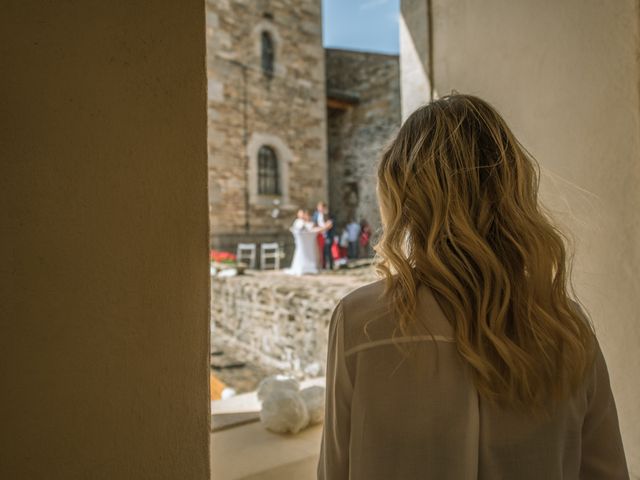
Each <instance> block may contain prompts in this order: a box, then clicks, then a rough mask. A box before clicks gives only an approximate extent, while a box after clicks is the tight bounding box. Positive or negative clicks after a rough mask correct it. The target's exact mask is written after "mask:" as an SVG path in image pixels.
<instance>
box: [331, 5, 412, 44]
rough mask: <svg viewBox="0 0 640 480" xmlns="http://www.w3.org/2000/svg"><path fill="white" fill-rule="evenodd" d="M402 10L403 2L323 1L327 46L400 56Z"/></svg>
mask: <svg viewBox="0 0 640 480" xmlns="http://www.w3.org/2000/svg"><path fill="white" fill-rule="evenodd" d="M399 10H400V0H322V16H323V19H322V20H323V21H322V30H323V37H324V46H325V47H329V48H344V49H349V50H364V51H367V52H379V53H392V54H397V53H398V51H399V44H398V17H399Z"/></svg>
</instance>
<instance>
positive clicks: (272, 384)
mask: <svg viewBox="0 0 640 480" xmlns="http://www.w3.org/2000/svg"><path fill="white" fill-rule="evenodd" d="M324 398H325V389H324V388H323V387H319V386H313V387H308V388H305V389H302V390H300V385H299V384H298V382H297V381H296V380H295V379H293V378H289V377H285V376H282V375H275V376H272V377H267V378H265V379H264V380H263V381H262V382H260V385H259V387H258V399H259V400H260V401H261V402H262V410H261V411H260V422H261V423H262V425H264V427H265V428H267V429H268V430H271V431H272V432H276V433H298V432H300V431H301V430H304V429H305V428H306V427H307V426H309V425H313V424H317V423H321V422H322V421H323V419H324Z"/></svg>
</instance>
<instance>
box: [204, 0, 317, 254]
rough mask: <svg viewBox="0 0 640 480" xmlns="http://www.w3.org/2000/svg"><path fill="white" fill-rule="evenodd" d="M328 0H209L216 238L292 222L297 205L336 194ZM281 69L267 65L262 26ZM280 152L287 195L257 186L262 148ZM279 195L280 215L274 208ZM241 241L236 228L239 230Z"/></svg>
mask: <svg viewBox="0 0 640 480" xmlns="http://www.w3.org/2000/svg"><path fill="white" fill-rule="evenodd" d="M320 4H321V2H320V0H271V1H269V2H263V1H256V0H208V1H207V3H206V11H207V74H208V117H209V120H208V132H209V135H208V149H209V195H210V201H209V203H210V212H209V216H210V223H211V243H212V245H213V246H216V247H220V246H222V245H225V244H228V243H230V241H229V238H228V237H229V235H236V236H237V235H238V234H247V238H248V239H251V238H252V237H253V236H255V235H258V236H261V237H264V236H265V235H267V236H269V235H271V234H273V235H274V237H275V235H276V234H282V232H286V229H287V228H288V227H289V225H290V224H291V222H292V221H293V218H294V215H295V211H296V209H298V208H300V207H312V206H313V204H315V202H317V201H318V200H320V199H326V198H327V162H326V108H325V85H324V82H325V74H324V49H323V47H322V35H321V8H320ZM263 32H268V34H269V35H271V38H272V39H273V43H274V52H275V62H274V65H275V69H274V71H273V74H272V75H268V74H266V73H265V72H264V71H263V69H262V65H261V35H262V34H263ZM262 145H266V146H269V147H271V148H272V149H273V150H274V151H275V152H276V155H277V157H278V160H279V170H280V176H281V178H280V185H281V190H282V191H281V195H280V196H278V197H270V196H261V195H258V193H257V173H256V170H257V168H256V167H257V152H258V149H259V148H260V147H261V146H262ZM274 200H277V201H278V202H279V205H278V206H277V208H278V209H279V215H278V218H276V219H274V218H273V217H272V215H271V213H272V210H273V209H274V207H275V206H276V205H275V204H274ZM234 241H235V237H234Z"/></svg>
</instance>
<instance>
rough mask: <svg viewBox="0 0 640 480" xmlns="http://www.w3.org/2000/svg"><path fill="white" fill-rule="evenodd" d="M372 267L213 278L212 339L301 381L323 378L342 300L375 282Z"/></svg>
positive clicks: (241, 354)
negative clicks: (335, 313) (331, 324)
mask: <svg viewBox="0 0 640 480" xmlns="http://www.w3.org/2000/svg"><path fill="white" fill-rule="evenodd" d="M375 278H376V277H375V273H374V272H373V269H372V268H370V267H365V268H358V269H350V270H348V271H346V272H345V271H341V272H340V273H337V272H336V273H331V274H321V275H314V276H306V277H291V276H289V275H286V274H284V273H280V272H255V273H252V274H250V275H239V276H237V277H228V278H224V277H222V278H220V277H212V278H211V308H212V310H211V321H212V325H211V336H212V342H213V339H215V343H216V344H217V345H225V350H229V351H233V352H236V353H235V354H236V356H237V357H239V358H243V359H244V360H245V361H248V362H252V363H254V364H256V365H261V366H262V367H263V368H267V369H269V368H270V369H277V370H278V371H282V372H286V373H289V374H294V375H295V376H298V377H307V376H318V375H320V374H323V373H324V365H325V359H326V351H327V332H328V326H329V321H330V320H331V313H332V311H333V309H334V308H335V306H336V304H337V302H338V300H339V299H340V298H342V297H343V296H344V295H346V294H347V293H348V292H350V291H351V290H353V289H355V288H357V287H359V286H362V285H364V284H366V283H368V282H370V281H373V280H375Z"/></svg>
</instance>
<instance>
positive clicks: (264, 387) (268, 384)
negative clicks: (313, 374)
mask: <svg viewBox="0 0 640 480" xmlns="http://www.w3.org/2000/svg"><path fill="white" fill-rule="evenodd" d="M298 390H300V384H299V383H298V382H297V381H296V380H295V379H293V378H291V377H287V376H285V375H272V376H270V377H267V378H265V379H263V380H262V381H261V382H260V385H258V400H260V401H261V402H264V401H265V400H266V399H267V397H269V396H271V394H272V393H273V392H276V391H289V392H297V391H298Z"/></svg>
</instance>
